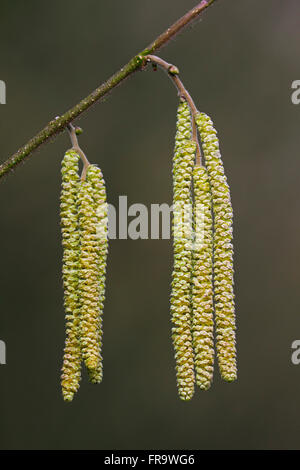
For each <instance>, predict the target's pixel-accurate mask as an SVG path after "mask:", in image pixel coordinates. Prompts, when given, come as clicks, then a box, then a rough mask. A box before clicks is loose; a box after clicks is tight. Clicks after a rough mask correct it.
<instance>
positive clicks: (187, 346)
mask: <svg viewBox="0 0 300 470" xmlns="http://www.w3.org/2000/svg"><path fill="white" fill-rule="evenodd" d="M190 136H191V117H190V111H189V107H188V105H187V103H186V102H185V101H184V102H181V103H180V104H179V107H178V113H177V132H176V139H175V152H174V161H173V237H174V268H173V280H172V293H171V316H172V325H173V327H172V339H173V345H174V350H175V360H176V371H177V386H178V393H179V396H180V398H181V399H182V400H189V399H191V398H192V396H193V393H194V382H195V376H194V358H193V346H192V333H191V267H192V217H191V184H192V171H193V164H194V158H195V151H196V145H195V143H194V142H192V141H190V140H189V138H190Z"/></svg>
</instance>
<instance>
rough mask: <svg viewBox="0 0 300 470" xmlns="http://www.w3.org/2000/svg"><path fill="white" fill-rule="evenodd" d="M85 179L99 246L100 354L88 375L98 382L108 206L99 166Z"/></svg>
mask: <svg viewBox="0 0 300 470" xmlns="http://www.w3.org/2000/svg"><path fill="white" fill-rule="evenodd" d="M86 178H87V181H88V182H89V183H90V184H91V186H92V197H93V201H94V209H95V214H96V236H97V243H98V247H99V257H98V269H97V276H98V279H97V286H98V287H97V288H98V290H99V298H98V307H99V312H98V325H97V333H98V339H97V341H98V344H99V347H100V356H99V360H98V365H97V367H96V368H95V369H89V377H90V380H91V382H92V383H100V382H101V380H102V377H103V367H102V358H101V350H102V336H103V329H102V315H103V309H104V300H105V277H106V260H107V253H108V206H107V199H106V190H105V181H104V178H103V175H102V172H101V170H100V168H98V167H96V166H95V165H90V166H89V168H88V170H87V176H86Z"/></svg>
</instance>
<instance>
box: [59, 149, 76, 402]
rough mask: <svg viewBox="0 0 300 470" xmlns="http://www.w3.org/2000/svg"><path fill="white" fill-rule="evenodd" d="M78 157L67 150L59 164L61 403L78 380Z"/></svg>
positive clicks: (68, 397)
mask: <svg viewBox="0 0 300 470" xmlns="http://www.w3.org/2000/svg"><path fill="white" fill-rule="evenodd" d="M78 161H79V155H78V154H77V153H76V152H75V151H73V150H68V151H67V152H66V154H65V156H64V158H63V161H62V170H61V172H62V190H61V205H60V215H61V230H62V245H63V284H64V306H65V318H66V341H65V349H64V360H63V366H62V376H61V385H62V393H63V397H64V400H65V401H72V399H73V396H74V393H75V392H76V391H77V390H78V388H79V382H80V377H81V372H80V365H81V351H80V343H79V336H78V334H79V312H80V305H79V296H78V267H79V232H78V212H77V192H78V184H79V178H78Z"/></svg>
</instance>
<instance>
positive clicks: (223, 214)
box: [196, 113, 237, 382]
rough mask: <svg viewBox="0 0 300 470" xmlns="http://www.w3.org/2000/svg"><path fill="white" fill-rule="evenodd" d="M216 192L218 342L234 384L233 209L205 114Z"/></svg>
mask: <svg viewBox="0 0 300 470" xmlns="http://www.w3.org/2000/svg"><path fill="white" fill-rule="evenodd" d="M196 123H197V126H198V129H199V133H200V137H201V142H202V149H203V153H204V158H205V163H206V167H207V170H208V177H209V181H210V186H211V191H212V204H213V213H214V304H215V318H216V342H217V354H218V363H219V369H220V373H221V376H222V377H223V379H225V380H226V381H228V382H232V381H233V380H235V379H236V376H237V366H236V347H235V329H236V326H235V308H234V292H233V245H232V219H233V213H232V206H231V199H230V190H229V186H228V183H227V179H226V176H225V174H224V168H223V163H222V160H221V154H220V150H219V141H218V137H217V132H216V130H215V129H214V127H213V123H212V121H211V119H210V118H209V117H208V116H207V115H206V114H204V113H199V114H198V115H197V116H196Z"/></svg>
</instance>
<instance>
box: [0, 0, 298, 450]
mask: <svg viewBox="0 0 300 470" xmlns="http://www.w3.org/2000/svg"><path fill="white" fill-rule="evenodd" d="M195 4H196V1H195V0H185V1H180V0H172V1H169V0H166V1H164V2H161V1H160V0H151V2H149V1H145V0H144V1H141V0H128V1H126V2H123V1H116V2H109V1H99V0H98V1H96V0H86V1H85V2H79V1H74V0H72V1H71V0H63V1H62V0H60V1H58V0H53V1H51V2H46V1H44V2H38V1H32V0H31V1H28V2H21V1H19V0H15V1H14V2H11V1H8V0H2V1H1V20H0V24H1V28H0V44H1V68H0V71H1V72H0V79H2V80H4V81H5V82H6V84H7V104H6V105H1V106H0V114H1V119H0V141H1V154H0V159H1V161H4V160H5V159H6V158H7V157H8V156H9V155H10V154H12V153H13V152H14V151H16V150H17V148H19V147H20V146H21V145H22V144H24V143H25V142H26V141H27V140H28V139H29V138H30V137H32V136H33V135H34V134H35V133H36V132H37V131H39V130H40V129H41V128H42V127H43V126H44V125H45V124H46V123H47V122H48V121H49V120H50V119H52V118H53V117H55V116H56V115H58V114H61V113H63V112H64V111H66V110H67V109H69V108H70V107H71V106H73V105H74V104H75V103H77V102H78V101H79V99H81V98H83V97H84V96H86V95H87V94H88V93H89V92H90V91H91V90H93V89H94V88H96V86H98V85H99V84H100V83H101V82H102V81H104V80H105V79H106V78H108V77H109V76H110V75H111V74H112V73H113V72H115V71H116V70H117V69H118V68H119V67H120V66H121V65H123V64H124V63H126V62H127V61H128V60H129V59H130V58H131V57H132V56H133V55H134V54H135V53H136V52H138V51H139V50H141V49H142V48H144V47H145V46H146V45H147V44H148V43H149V42H151V40H152V39H153V38H154V37H156V36H157V35H158V34H159V33H161V32H162V31H163V30H164V29H165V28H167V27H168V26H169V25H170V24H171V23H172V22H173V21H175V20H176V19H177V18H178V17H179V16H181V15H182V14H184V13H185V12H186V11H187V9H189V8H191V7H193V6H194V5H195ZM299 18H300V5H299V2H298V1H297V0H288V1H285V2H282V1H281V0H265V1H264V2H261V0H251V1H249V0H248V1H247V0H239V1H238V2H237V1H234V0H222V1H219V2H217V3H216V5H215V7H213V8H211V9H209V11H208V12H207V13H206V14H205V15H204V16H203V18H202V20H201V21H198V22H197V23H196V24H195V25H194V27H193V28H191V29H190V30H187V31H185V32H184V33H183V34H182V35H180V36H179V37H177V38H176V40H174V41H172V42H171V43H170V44H169V45H168V46H167V47H165V48H164V49H163V50H162V51H161V52H160V54H161V56H162V57H164V58H165V59H166V60H168V61H170V62H172V63H174V64H176V65H177V66H178V67H179V68H180V70H181V77H182V79H183V81H184V83H185V85H186V87H187V88H188V89H189V91H190V92H191V94H192V95H193V97H194V99H195V101H196V102H197V103H198V106H199V108H200V109H201V110H203V111H205V112H207V113H208V114H210V115H211V116H212V118H213V119H214V122H215V124H216V127H217V128H218V131H219V136H220V140H221V149H222V153H223V159H224V163H225V167H226V172H227V176H228V179H229V182H230V185H231V191H232V200H233V206H234V214H235V225H234V236H235V282H236V305H237V316H238V362H239V378H238V381H237V382H236V383H234V384H226V383H224V382H221V380H220V378H219V375H218V371H217V370H216V373H215V379H214V383H213V387H212V389H211V390H210V391H209V392H200V391H199V390H197V392H196V394H195V397H194V398H193V400H192V401H191V402H189V403H182V402H181V401H180V400H179V399H178V397H177V391H176V383H175V372H174V358H173V350H172V343H171V338H170V314H169V294H170V277H171V270H172V245H171V241H169V240H153V241H151V240H148V241H147V240H138V241H131V240H120V241H118V240H115V241H111V243H110V252H109V262H108V280H107V300H106V305H105V316H104V380H103V383H102V384H101V385H99V386H93V385H90V384H89V383H88V381H87V377H86V375H85V374H84V378H83V381H82V383H81V387H80V390H79V393H78V395H77V396H76V398H75V399H74V402H73V403H72V404H65V403H64V402H63V400H62V398H61V392H60V367H61V362H62V351H63V346H64V311H63V301H62V296H63V292H62V282H61V257H62V250H61V244H60V243H61V240H60V226H59V195H60V162H61V159H62V156H63V154H64V151H65V150H66V149H67V148H69V146H70V143H69V138H68V136H67V135H66V134H62V135H60V136H59V137H58V138H57V139H55V140H53V141H52V142H51V143H50V144H47V145H46V146H43V147H42V148H41V149H40V150H39V151H38V152H36V153H35V155H34V156H33V157H32V158H31V159H30V160H29V161H27V163H26V164H24V165H22V166H20V167H19V168H18V169H17V170H16V171H15V173H14V174H13V175H10V176H9V177H7V178H6V179H5V180H1V182H0V190H1V193H0V194H1V196H0V211H1V278H0V279H1V284H0V285H1V294H0V298H1V307H0V311H1V314H0V339H2V340H4V341H5V342H6V345H7V364H6V365H2V366H0V416H1V426H0V447H1V448H2V449H16V448H18V449H163V448H167V449H183V448H191V449H195V448H198V449H214V448H222V449H239V448H244V449H245V448H246V449H255V448H256V449H261V448H265V449H276V448H277V449H278V448H284V449H285V448H299V447H300V446H299V433H300V404H299V392H300V366H295V365H293V364H292V363H291V343H292V342H293V341H294V340H295V339H300V290H299V259H300V256H299V254H300V237H299V230H300V215H299V201H300V184H299V173H300V158H299V145H300V137H299V113H300V105H299V106H295V105H293V104H292V103H291V98H290V96H291V83H292V81H293V80H296V79H300V69H299V41H300V27H299V26H300V24H299V21H300V20H299ZM176 107H177V97H176V92H175V89H174V88H173V86H172V84H171V83H170V81H169V80H168V79H167V77H166V76H165V75H164V74H163V72H160V71H158V72H157V73H153V72H152V71H151V68H149V70H146V71H144V72H139V73H137V74H135V75H134V76H133V77H132V78H131V79H130V80H128V81H127V82H126V83H124V84H123V85H122V86H120V87H118V88H117V89H115V90H114V91H113V93H111V95H110V96H109V98H108V99H106V100H105V101H104V102H102V103H101V104H97V105H96V106H94V107H93V109H91V110H89V111H88V112H86V113H85V114H84V115H83V116H82V117H81V119H79V120H77V124H79V125H80V126H81V127H83V129H84V134H83V135H82V136H81V137H80V143H81V146H82V148H83V149H84V150H85V151H86V153H87V155H88V157H89V159H90V160H91V161H92V162H95V163H98V164H99V165H100V166H101V168H102V170H103V172H104V175H105V179H106V182H107V191H108V197H109V202H111V203H113V204H117V202H118V196H119V195H127V196H128V204H132V203H135V202H140V203H143V204H145V205H147V206H148V207H150V204H151V203H163V202H166V203H169V204H170V203H171V198H172V195H171V192H172V180H171V164H172V150H173V141H174V134H175V120H176Z"/></svg>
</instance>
